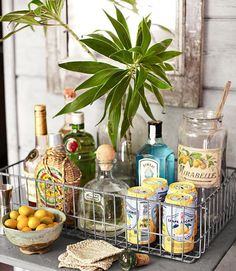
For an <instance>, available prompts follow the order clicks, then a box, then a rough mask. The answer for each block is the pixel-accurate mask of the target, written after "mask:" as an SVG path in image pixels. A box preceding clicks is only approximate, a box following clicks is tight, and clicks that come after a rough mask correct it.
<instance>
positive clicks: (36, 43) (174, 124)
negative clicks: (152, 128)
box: [3, 0, 236, 166]
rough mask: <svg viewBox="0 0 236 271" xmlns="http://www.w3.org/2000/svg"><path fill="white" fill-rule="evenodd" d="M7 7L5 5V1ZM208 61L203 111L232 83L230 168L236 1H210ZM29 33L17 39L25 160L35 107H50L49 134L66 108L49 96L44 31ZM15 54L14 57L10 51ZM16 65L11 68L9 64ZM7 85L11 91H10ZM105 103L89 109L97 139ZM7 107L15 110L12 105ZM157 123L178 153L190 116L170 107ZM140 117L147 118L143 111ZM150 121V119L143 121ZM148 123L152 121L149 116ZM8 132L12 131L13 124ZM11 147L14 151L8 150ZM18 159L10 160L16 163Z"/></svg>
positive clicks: (231, 139)
mask: <svg viewBox="0 0 236 271" xmlns="http://www.w3.org/2000/svg"><path fill="white" fill-rule="evenodd" d="M3 2H4V1H3ZM205 2H206V4H205V6H206V7H205V25H204V28H205V30H204V32H205V35H204V56H203V89H204V91H203V97H202V106H203V107H206V108H212V109H215V108H216V106H217V104H218V101H219V100H220V96H221V94H222V89H223V86H224V84H225V82H226V81H227V80H229V79H230V80H232V82H233V88H232V91H231V93H230V94H229V97H228V100H227V103H226V106H225V111H224V123H225V126H227V127H228V134H229V136H228V153H227V160H228V165H230V166H236V127H235V119H236V0H224V1H222V0H206V1H205ZM24 4H25V1H19V0H14V6H15V9H19V8H23V7H24ZM36 32H37V33H33V32H31V31H24V32H22V33H18V34H17V36H16V38H15V56H16V68H15V73H16V86H17V91H16V93H17V96H16V97H17V115H18V118H17V120H18V127H19V128H18V135H19V153H20V158H24V157H25V155H26V154H27V153H28V151H29V149H31V148H32V147H33V146H34V124H33V122H34V121H33V105H34V104H36V103H45V104H46V105H47V109H48V126H49V131H51V132H55V131H57V130H58V129H59V128H60V126H61V125H62V123H63V119H62V118H56V119H52V116H53V115H54V114H55V113H56V112H57V111H58V110H59V109H60V108H61V107H62V105H63V98H62V96H58V95H53V94H49V93H48V92H47V89H46V77H45V76H46V69H45V66H46V65H45V58H46V51H45V40H44V36H43V33H42V31H36ZM9 53H11V52H9ZM6 65H11V63H5V66H6ZM7 87H8V85H7V81H6V89H7ZM102 106H103V105H102V102H101V101H99V102H97V103H96V104H94V105H93V106H92V107H89V108H86V109H85V110H84V112H85V115H86V129H87V130H88V131H89V132H91V133H92V134H94V135H95V132H96V130H95V127H94V126H95V124H96V122H97V120H98V118H99V115H101V114H102ZM7 107H8V108H9V107H10V104H9V102H8V103H7ZM151 107H152V109H153V111H154V114H155V116H156V117H157V118H159V119H162V120H163V121H164V129H163V130H164V139H165V141H166V143H167V144H169V145H170V146H171V147H172V148H173V149H175V150H176V146H177V131H178V127H179V124H180V122H181V120H182V115H183V113H184V112H185V111H186V110H185V109H181V108H168V109H167V112H166V114H165V115H163V114H162V113H161V109H160V108H159V107H158V106H157V105H152V106H151ZM140 113H141V114H142V115H143V116H144V113H143V111H142V110H140ZM144 117H145V116H144ZM145 119H146V120H147V118H146V117H145ZM8 130H9V131H8V133H9V134H10V131H11V126H10V124H8ZM9 148H11V146H9ZM13 161H14V157H13V156H11V161H10V162H13Z"/></svg>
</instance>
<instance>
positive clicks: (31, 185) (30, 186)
mask: <svg viewBox="0 0 236 271" xmlns="http://www.w3.org/2000/svg"><path fill="white" fill-rule="evenodd" d="M24 175H25V178H26V184H27V196H28V201H30V202H35V203H36V187H35V180H34V179H33V178H34V175H33V174H31V173H29V172H27V171H25V170H24ZM28 178H32V179H33V180H31V179H28Z"/></svg>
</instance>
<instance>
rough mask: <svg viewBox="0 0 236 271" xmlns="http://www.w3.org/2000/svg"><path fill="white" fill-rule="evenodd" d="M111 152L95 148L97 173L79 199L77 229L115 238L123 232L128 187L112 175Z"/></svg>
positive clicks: (113, 156) (102, 147)
mask: <svg viewBox="0 0 236 271" xmlns="http://www.w3.org/2000/svg"><path fill="white" fill-rule="evenodd" d="M114 158H115V151H114V149H113V147H112V146H111V145H108V144H103V145H101V146H100V147H99V148H98V149H97V159H98V166H99V172H98V176H97V178H96V179H94V180H92V181H90V182H88V183H87V184H86V185H85V186H84V188H86V189H85V190H84V191H81V193H80V196H79V206H78V212H79V214H78V216H79V217H80V219H79V221H78V226H79V229H81V230H84V231H86V232H88V233H92V234H96V235H98V236H99V235H100V236H110V237H112V236H115V235H118V234H120V233H122V232H123V231H124V223H125V214H124V209H125V206H124V204H125V203H124V198H123V197H121V196H123V195H126V194H127V190H128V188H129V186H128V185H127V184H126V183H125V182H123V181H121V180H118V179H115V178H114V177H113V175H112V167H113V163H114V162H113V161H114Z"/></svg>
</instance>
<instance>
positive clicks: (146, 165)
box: [139, 158, 160, 185]
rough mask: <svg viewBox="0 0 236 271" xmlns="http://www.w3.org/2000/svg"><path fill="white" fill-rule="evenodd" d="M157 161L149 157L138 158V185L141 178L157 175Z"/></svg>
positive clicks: (140, 183) (140, 182) (141, 180)
mask: <svg viewBox="0 0 236 271" xmlns="http://www.w3.org/2000/svg"><path fill="white" fill-rule="evenodd" d="M159 172H160V167H159V163H158V162H157V161H155V160H153V159H150V158H143V159H141V160H139V185H142V183H143V180H144V179H147V178H155V177H159Z"/></svg>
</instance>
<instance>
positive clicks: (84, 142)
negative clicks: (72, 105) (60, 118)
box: [63, 112, 96, 186]
mask: <svg viewBox="0 0 236 271" xmlns="http://www.w3.org/2000/svg"><path fill="white" fill-rule="evenodd" d="M71 127H72V131H71V132H70V133H69V134H67V135H66V136H65V137H64V139H63V142H64V146H65V149H66V153H67V156H68V157H69V159H70V160H71V161H73V162H74V163H75V164H76V165H77V166H78V167H79V169H80V170H81V172H82V177H81V180H80V185H81V186H84V185H85V184H86V183H87V182H88V181H90V180H92V179H93V178H95V172H96V162H95V158H96V157H95V156H96V155H95V142H94V139H93V136H92V135H91V134H89V133H87V132H85V131H84V113H83V112H75V113H72V114H71Z"/></svg>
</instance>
